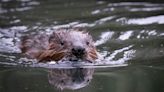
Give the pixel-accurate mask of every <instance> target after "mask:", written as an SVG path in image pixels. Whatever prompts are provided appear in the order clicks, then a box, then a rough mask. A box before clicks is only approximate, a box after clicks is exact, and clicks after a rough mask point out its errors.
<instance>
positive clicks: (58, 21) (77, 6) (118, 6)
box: [0, 0, 164, 92]
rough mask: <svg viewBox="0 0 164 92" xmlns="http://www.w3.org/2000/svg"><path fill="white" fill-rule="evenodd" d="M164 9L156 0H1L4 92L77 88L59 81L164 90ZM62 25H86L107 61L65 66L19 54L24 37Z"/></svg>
mask: <svg viewBox="0 0 164 92" xmlns="http://www.w3.org/2000/svg"><path fill="white" fill-rule="evenodd" d="M163 11H164V4H163V3H157V2H156V3H150V2H109V1H94V0H78V1H76V0H48V1H46V0H1V1H0V92H13V91H14V92H45V91H47V92H58V91H61V90H60V89H63V91H67V92H68V91H72V90H68V89H64V86H60V87H59V86H58V87H57V86H55V85H56V84H55V83H58V84H66V85H69V86H65V88H66V87H67V88H74V89H76V90H74V91H77V92H95V91H98V92H132V91H135V92H163V91H164V89H163V85H164V80H163V77H164V74H163V72H164V71H163V70H164V69H163V67H164V66H163V60H164V12H163ZM63 27H64V28H70V27H85V28H86V29H87V30H88V31H89V33H90V34H91V35H92V36H93V39H94V40H95V45H96V46H97V49H98V52H99V53H100V55H101V56H102V57H103V58H105V59H103V60H102V62H101V63H98V64H96V65H94V66H93V65H92V64H87V65H85V66H84V67H77V66H73V67H72V66H71V67H70V66H69V67H68V66H67V67H66V68H65V65H64V66H63V65H62V66H60V65H47V64H36V63H33V64H32V62H30V60H29V59H27V58H26V57H24V56H22V55H21V54H20V50H19V47H18V43H19V41H20V37H21V36H22V35H25V34H33V33H37V32H46V33H51V32H52V31H54V30H56V29H58V28H63ZM99 61H101V60H99ZM75 67H76V68H75ZM63 68H64V69H63ZM63 73H66V74H67V73H68V75H69V76H67V77H63V75H62V74H63ZM56 74H57V75H60V76H61V77H59V76H58V77H56V76H55V75H56ZM56 78H57V79H58V80H56ZM62 78H63V79H62ZM67 78H68V79H67ZM59 80H60V81H59ZM63 80H64V81H63ZM57 81H58V82H57ZM61 87H62V88H61ZM81 87H82V88H81Z"/></svg>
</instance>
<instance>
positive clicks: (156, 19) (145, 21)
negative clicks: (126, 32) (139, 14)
mask: <svg viewBox="0 0 164 92" xmlns="http://www.w3.org/2000/svg"><path fill="white" fill-rule="evenodd" d="M153 23H158V24H164V15H159V16H152V17H146V18H136V19H129V20H128V21H127V24H137V25H149V24H153Z"/></svg>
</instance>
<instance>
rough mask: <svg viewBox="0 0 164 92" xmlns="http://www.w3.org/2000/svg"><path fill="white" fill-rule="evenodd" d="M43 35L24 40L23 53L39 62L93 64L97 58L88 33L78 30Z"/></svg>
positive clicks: (61, 30) (64, 30)
mask: <svg viewBox="0 0 164 92" xmlns="http://www.w3.org/2000/svg"><path fill="white" fill-rule="evenodd" d="M42 35H43V36H42ZM42 35H39V36H34V37H33V38H30V37H29V38H30V39H26V40H24V41H23V43H22V46H21V49H22V51H23V52H25V53H26V54H28V55H29V56H30V55H31V57H33V58H36V59H38V60H39V61H49V60H55V61H59V60H69V61H78V60H82V61H90V62H93V61H94V60H95V59H96V58H97V51H96V48H95V46H94V42H93V40H92V37H91V35H89V34H88V33H87V32H84V31H79V30H77V29H59V30H56V31H54V32H53V33H52V34H50V35H48V36H47V35H46V36H45V35H44V34H42ZM45 39H46V40H45ZM29 45H31V46H29Z"/></svg>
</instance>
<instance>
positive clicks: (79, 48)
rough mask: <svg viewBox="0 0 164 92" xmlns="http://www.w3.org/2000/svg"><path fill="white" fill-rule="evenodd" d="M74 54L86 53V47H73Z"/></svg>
mask: <svg viewBox="0 0 164 92" xmlns="http://www.w3.org/2000/svg"><path fill="white" fill-rule="evenodd" d="M72 54H73V55H75V56H76V57H81V56H83V55H84V54H85V48H83V47H75V48H72Z"/></svg>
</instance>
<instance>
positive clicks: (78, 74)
mask: <svg viewBox="0 0 164 92" xmlns="http://www.w3.org/2000/svg"><path fill="white" fill-rule="evenodd" d="M93 73H94V69H89V68H74V69H51V70H50V71H49V74H48V80H49V83H50V84H51V85H53V86H54V87H56V88H58V89H61V90H63V89H71V90H75V89H80V88H82V87H85V86H87V85H88V84H89V83H90V81H91V79H92V75H93Z"/></svg>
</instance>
